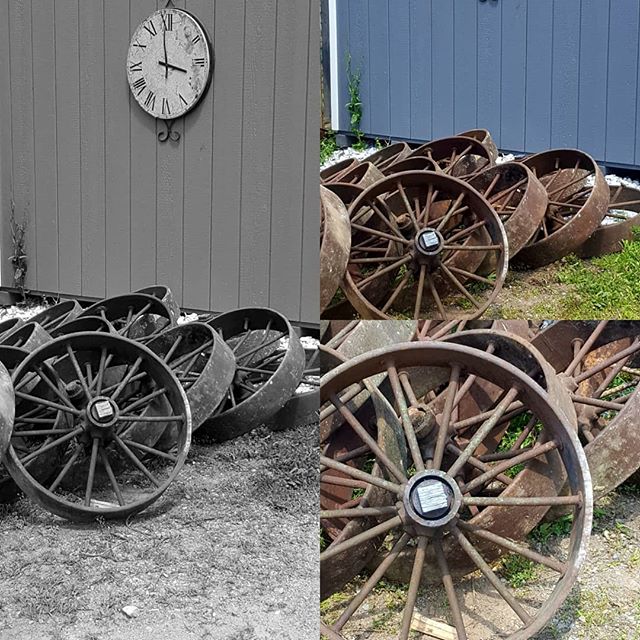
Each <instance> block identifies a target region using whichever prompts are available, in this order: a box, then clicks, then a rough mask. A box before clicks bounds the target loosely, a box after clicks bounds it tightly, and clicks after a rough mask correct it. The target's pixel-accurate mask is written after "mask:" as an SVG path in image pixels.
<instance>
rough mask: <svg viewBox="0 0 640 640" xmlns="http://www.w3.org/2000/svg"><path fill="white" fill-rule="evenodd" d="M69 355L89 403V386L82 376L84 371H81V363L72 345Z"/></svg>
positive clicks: (69, 348)
mask: <svg viewBox="0 0 640 640" xmlns="http://www.w3.org/2000/svg"><path fill="white" fill-rule="evenodd" d="M67 355H68V356H69V360H71V364H72V365H73V369H74V371H75V372H76V376H78V380H79V382H80V385H81V386H82V390H83V391H84V395H85V396H86V398H87V402H88V401H90V400H91V392H90V391H89V385H88V384H87V381H86V380H85V377H84V375H83V374H82V370H81V369H80V363H79V362H78V359H77V358H76V354H75V353H74V352H73V349H72V348H71V345H70V344H68V345H67Z"/></svg>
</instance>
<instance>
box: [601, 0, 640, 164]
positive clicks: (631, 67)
mask: <svg viewBox="0 0 640 640" xmlns="http://www.w3.org/2000/svg"><path fill="white" fill-rule="evenodd" d="M638 4H639V3H638V0H616V2H615V11H612V12H611V22H610V26H609V69H608V85H607V143H606V144H607V146H606V158H605V159H606V160H610V161H613V162H624V163H626V164H633V163H634V162H635V127H636V96H637V86H636V85H637V77H638V71H637V65H638ZM614 158H615V160H614Z"/></svg>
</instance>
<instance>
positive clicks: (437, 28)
mask: <svg viewBox="0 0 640 640" xmlns="http://www.w3.org/2000/svg"><path fill="white" fill-rule="evenodd" d="M431 11H432V15H431V43H432V47H431V56H432V58H431V59H432V63H431V64H432V74H433V75H432V81H433V88H432V91H433V95H432V103H433V111H432V118H433V131H432V137H434V138H442V137H444V136H450V135H453V133H454V131H453V128H454V116H453V113H454V89H453V88H454V62H453V61H454V31H453V3H451V2H434V3H432V8H431Z"/></svg>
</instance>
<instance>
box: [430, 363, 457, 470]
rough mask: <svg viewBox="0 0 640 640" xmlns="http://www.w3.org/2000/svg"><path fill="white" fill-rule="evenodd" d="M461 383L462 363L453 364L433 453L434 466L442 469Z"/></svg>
mask: <svg viewBox="0 0 640 640" xmlns="http://www.w3.org/2000/svg"><path fill="white" fill-rule="evenodd" d="M459 383H460V365H457V364H455V365H453V366H452V367H451V373H450V375H449V385H448V387H447V391H446V398H445V403H444V410H443V412H442V419H441V420H440V426H439V427H438V439H437V440H436V448H435V453H434V455H433V468H434V469H440V468H441V467H442V457H443V455H444V449H445V444H446V442H447V439H448V437H449V433H450V430H451V413H452V411H453V403H454V400H455V398H456V394H457V392H458V385H459Z"/></svg>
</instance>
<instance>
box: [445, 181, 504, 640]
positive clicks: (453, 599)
mask: <svg viewBox="0 0 640 640" xmlns="http://www.w3.org/2000/svg"><path fill="white" fill-rule="evenodd" d="M496 177H497V176H496ZM433 546H434V549H435V552H436V560H437V561H438V568H439V569H440V577H441V578H442V585H443V586H444V590H445V593H446V594H447V600H448V601H449V607H450V608H451V617H452V618H453V625H454V626H455V628H456V633H457V634H458V640H466V639H467V632H466V629H465V627H464V622H463V620H462V613H461V611H460V603H459V602H458V596H457V595H456V591H455V589H454V587H453V580H452V579H451V572H450V571H449V563H448V562H447V558H446V556H445V555H444V551H443V549H442V542H441V541H440V538H439V537H437V536H436V537H435V538H434V539H433Z"/></svg>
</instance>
